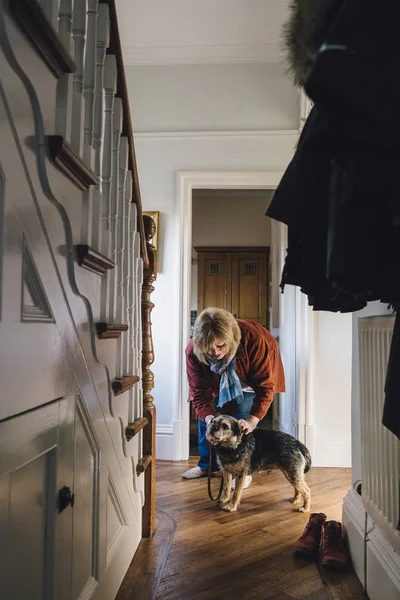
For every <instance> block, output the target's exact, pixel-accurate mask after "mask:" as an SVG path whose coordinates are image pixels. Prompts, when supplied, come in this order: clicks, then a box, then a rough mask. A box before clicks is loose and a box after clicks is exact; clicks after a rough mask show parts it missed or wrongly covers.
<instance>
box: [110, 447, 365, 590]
mask: <svg viewBox="0 0 400 600" xmlns="http://www.w3.org/2000/svg"><path fill="white" fill-rule="evenodd" d="M194 462H195V461H194V459H191V460H190V461H188V462H182V463H177V462H175V463H172V462H167V461H160V462H158V465H157V527H156V534H155V537H154V538H153V539H150V540H142V542H141V545H140V547H139V550H138V552H137V554H136V556H135V559H134V561H133V562H132V565H131V567H130V569H129V571H128V573H127V576H126V578H125V580H124V582H123V584H122V586H121V589H120V592H119V594H118V596H117V600H132V599H133V598H140V599H141V600H147V599H149V600H150V599H154V600H155V599H157V600H161V599H163V600H181V599H182V600H183V599H185V600H186V599H190V600H222V599H226V598H228V597H231V596H232V597H234V598H235V599H237V600H250V599H253V598H254V599H255V598H260V599H262V600H264V599H267V598H268V599H270V600H290V599H293V598H298V599H300V598H301V599H304V600H332V599H338V600H339V599H341V600H344V599H346V600H362V599H365V598H366V597H365V595H364V593H363V591H362V588H361V585H360V583H359V581H358V579H357V578H356V576H355V575H354V573H353V571H352V569H351V568H346V569H344V570H340V571H332V570H329V571H328V570H327V569H324V571H322V570H320V569H319V567H318V566H317V565H316V563H315V562H314V561H311V560H308V559H304V558H298V557H295V556H294V554H293V544H294V542H295V540H296V539H297V538H298V537H299V536H300V535H301V533H302V531H303V527H304V525H305V523H306V522H307V520H308V516H307V515H305V514H304V515H303V514H301V513H296V512H293V511H292V510H291V505H290V504H289V503H288V498H289V497H290V495H291V493H292V492H291V486H290V485H289V484H288V483H287V482H286V480H285V479H284V477H283V475H282V474H281V473H280V472H279V471H274V472H273V473H272V474H271V475H267V474H265V473H260V474H258V475H256V477H255V478H254V480H253V483H252V485H251V487H250V488H249V489H248V490H246V491H245V492H244V495H243V501H242V506H241V508H240V509H239V511H238V512H237V513H234V514H226V513H224V512H222V511H221V510H220V509H218V508H216V506H215V505H214V504H212V503H211V502H210V500H209V499H208V496H207V480H206V479H205V478H204V479H199V480H192V481H184V480H182V479H181V473H182V472H183V471H184V470H185V469H186V468H187V467H188V466H193V464H194ZM350 476H351V470H350V469H342V468H336V469H334V468H316V467H314V468H312V469H311V471H310V473H309V475H308V476H307V482H308V484H309V485H310V487H311V491H312V498H313V501H312V510H313V511H314V512H325V514H326V515H327V517H328V519H335V520H339V521H341V510H342V501H343V497H344V496H345V494H346V492H347V489H348V487H349V485H350ZM218 483H219V478H215V479H213V491H214V494H216V492H217V489H218Z"/></svg>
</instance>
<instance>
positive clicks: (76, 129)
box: [71, 0, 87, 156]
mask: <svg viewBox="0 0 400 600" xmlns="http://www.w3.org/2000/svg"><path fill="white" fill-rule="evenodd" d="M86 13H87V0H75V2H74V10H73V23H72V36H73V38H74V46H75V56H74V60H75V64H76V71H75V73H74V75H73V82H74V83H73V103H72V131H71V146H72V148H73V149H74V150H75V152H76V153H77V154H79V155H80V156H81V155H82V145H83V136H82V130H83V123H84V115H85V101H84V96H83V84H84V64H85V45H86V21H87V14H86Z"/></svg>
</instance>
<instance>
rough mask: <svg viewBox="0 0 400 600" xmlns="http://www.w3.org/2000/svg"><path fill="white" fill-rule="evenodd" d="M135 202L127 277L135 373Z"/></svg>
mask: <svg viewBox="0 0 400 600" xmlns="http://www.w3.org/2000/svg"><path fill="white" fill-rule="evenodd" d="M136 216H137V208H136V204H132V207H131V222H130V232H129V237H130V255H131V265H130V277H129V348H128V368H129V369H130V371H131V373H135V374H136V355H135V335H136V332H135V327H136V269H137V265H136V255H135V239H136Z"/></svg>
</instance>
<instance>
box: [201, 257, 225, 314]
mask: <svg viewBox="0 0 400 600" xmlns="http://www.w3.org/2000/svg"><path fill="white" fill-rule="evenodd" d="M197 289H198V302H197V311H198V313H200V312H201V311H202V310H203V309H204V308H207V307H208V306H215V307H218V308H224V309H225V310H229V311H232V253H231V252H199V271H198V288H197Z"/></svg>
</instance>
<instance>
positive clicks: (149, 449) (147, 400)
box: [142, 215, 157, 537]
mask: <svg viewBox="0 0 400 600" xmlns="http://www.w3.org/2000/svg"><path fill="white" fill-rule="evenodd" d="M143 221H144V230H145V235H146V246H147V254H148V257H149V268H145V269H144V273H143V286H142V332H143V334H142V335H143V349H142V387H143V416H144V417H146V418H147V419H148V424H147V426H146V427H145V428H144V430H143V455H148V456H151V462H150V464H149V466H148V467H147V469H146V471H145V484H144V485H145V490H144V491H145V504H144V507H143V531H142V535H143V537H151V536H152V535H153V533H154V528H155V510H156V408H155V406H154V404H153V401H154V398H153V396H152V395H151V390H152V389H153V387H154V375H153V373H152V371H151V370H150V366H151V365H152V364H153V362H154V347H153V338H152V333H151V311H152V310H153V308H154V304H153V303H152V301H151V300H150V296H151V294H152V292H153V291H154V287H153V283H154V281H155V279H156V277H157V250H156V249H155V247H154V246H153V245H152V243H151V241H152V239H153V237H154V236H155V233H156V224H155V222H154V220H153V219H152V218H151V217H150V216H148V215H143Z"/></svg>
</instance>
